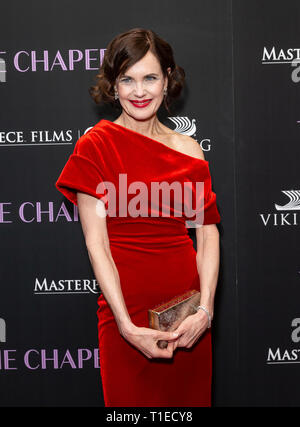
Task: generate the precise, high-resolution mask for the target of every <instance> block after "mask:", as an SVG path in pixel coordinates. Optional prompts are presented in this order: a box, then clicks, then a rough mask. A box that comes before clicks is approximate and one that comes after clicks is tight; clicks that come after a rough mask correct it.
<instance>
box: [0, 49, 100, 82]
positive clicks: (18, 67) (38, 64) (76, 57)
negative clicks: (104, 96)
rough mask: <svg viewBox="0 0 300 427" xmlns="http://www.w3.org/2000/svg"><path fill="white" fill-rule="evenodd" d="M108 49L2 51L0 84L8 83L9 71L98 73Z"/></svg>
mask: <svg viewBox="0 0 300 427" xmlns="http://www.w3.org/2000/svg"><path fill="white" fill-rule="evenodd" d="M105 50H106V49H84V50H81V49H68V50H64V51H60V50H56V51H55V50H19V51H17V52H7V51H0V82H2V83H5V82H6V81H7V69H10V70H14V71H16V72H19V73H26V72H37V71H39V72H51V71H77V70H79V71H81V70H87V71H90V70H91V71H97V70H99V68H100V65H101V64H102V61H103V57H104V52H105Z"/></svg>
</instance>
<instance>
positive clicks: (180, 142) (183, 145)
mask: <svg viewBox="0 0 300 427" xmlns="http://www.w3.org/2000/svg"><path fill="white" fill-rule="evenodd" d="M172 143H173V144H174V148H175V149H176V150H178V151H181V152H182V153H184V154H187V155H189V156H192V157H196V158H198V159H202V160H205V157H204V153H203V150H202V148H201V147H200V144H199V143H198V142H197V141H196V140H195V139H194V138H192V137H191V136H188V135H182V134H180V133H178V132H174V134H173V135H172Z"/></svg>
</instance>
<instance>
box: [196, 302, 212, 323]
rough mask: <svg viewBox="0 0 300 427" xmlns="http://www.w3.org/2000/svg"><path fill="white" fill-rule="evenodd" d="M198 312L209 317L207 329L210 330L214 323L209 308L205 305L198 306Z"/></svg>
mask: <svg viewBox="0 0 300 427" xmlns="http://www.w3.org/2000/svg"><path fill="white" fill-rule="evenodd" d="M196 309H197V312H202V313H205V315H206V317H207V322H208V323H207V328H208V329H209V328H210V327H211V322H212V315H211V313H210V311H209V310H208V308H207V307H205V306H204V305H202V304H200V305H198V306H197V308H196Z"/></svg>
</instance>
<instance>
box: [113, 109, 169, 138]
mask: <svg viewBox="0 0 300 427" xmlns="http://www.w3.org/2000/svg"><path fill="white" fill-rule="evenodd" d="M115 122H116V123H118V124H119V125H122V126H125V127H126V128H128V129H131V130H134V131H135V132H139V133H141V134H143V135H145V136H149V137H152V136H155V135H157V134H159V133H161V130H162V129H161V124H160V122H159V120H158V118H157V116H156V114H154V115H153V116H152V117H150V118H149V119H147V120H136V119H134V118H133V117H131V116H129V115H128V114H126V113H125V112H124V111H123V112H122V113H121V115H120V116H119V117H118V118H117V120H116V121H115Z"/></svg>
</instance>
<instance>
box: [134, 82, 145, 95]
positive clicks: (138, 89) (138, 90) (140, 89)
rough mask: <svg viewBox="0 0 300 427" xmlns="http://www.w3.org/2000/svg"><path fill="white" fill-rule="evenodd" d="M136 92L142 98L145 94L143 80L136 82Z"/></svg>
mask: <svg viewBox="0 0 300 427" xmlns="http://www.w3.org/2000/svg"><path fill="white" fill-rule="evenodd" d="M134 94H135V95H136V96H137V97H138V98H142V97H143V96H144V95H145V88H144V85H143V82H136V84H135V89H134Z"/></svg>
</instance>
